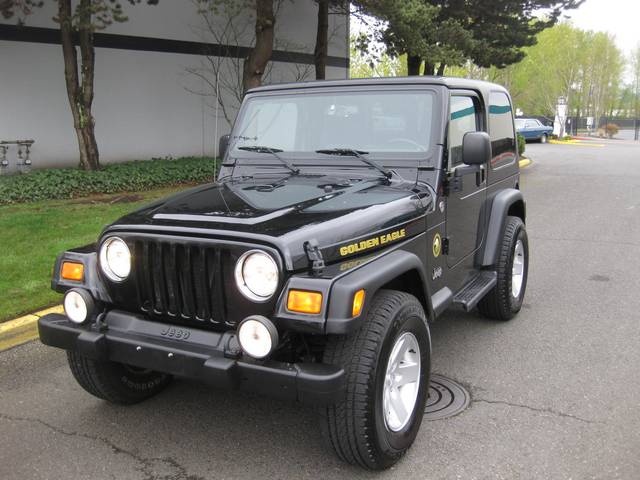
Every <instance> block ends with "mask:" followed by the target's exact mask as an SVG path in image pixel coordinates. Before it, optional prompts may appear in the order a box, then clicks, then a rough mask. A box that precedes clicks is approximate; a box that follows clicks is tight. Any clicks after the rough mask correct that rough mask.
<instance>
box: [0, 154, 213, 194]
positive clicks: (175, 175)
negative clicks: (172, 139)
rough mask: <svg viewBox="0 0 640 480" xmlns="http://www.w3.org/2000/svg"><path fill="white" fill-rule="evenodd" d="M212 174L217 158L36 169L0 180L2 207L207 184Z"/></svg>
mask: <svg viewBox="0 0 640 480" xmlns="http://www.w3.org/2000/svg"><path fill="white" fill-rule="evenodd" d="M213 171H214V159H213V158H200V157H197V158H195V157H185V158H179V159H176V160H171V159H154V160H146V161H134V162H126V163H118V164H113V165H107V166H105V167H103V168H102V170H100V171H97V172H87V171H84V170H80V169H77V168H56V169H48V170H35V171H33V172H31V173H28V174H22V175H11V176H3V177H0V205H2V204H10V203H20V202H34V201H38V200H58V199H67V198H76V197H84V196H87V195H92V194H100V193H117V192H131V191H141V190H151V189H154V188H158V187H164V186H171V185H179V184H183V183H204V182H206V181H209V180H211V179H212V178H213Z"/></svg>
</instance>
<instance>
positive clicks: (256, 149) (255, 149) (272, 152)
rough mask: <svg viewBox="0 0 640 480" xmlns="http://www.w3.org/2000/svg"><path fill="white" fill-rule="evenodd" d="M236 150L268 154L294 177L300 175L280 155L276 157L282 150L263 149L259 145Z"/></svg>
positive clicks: (297, 169) (298, 170)
mask: <svg viewBox="0 0 640 480" xmlns="http://www.w3.org/2000/svg"><path fill="white" fill-rule="evenodd" d="M238 150H245V151H247V152H256V153H268V154H270V155H273V156H274V157H276V158H277V159H278V160H280V162H281V163H282V164H283V165H284V166H285V167H287V168H288V169H289V170H291V171H292V172H293V173H294V174H295V175H297V174H298V173H300V169H299V168H296V167H294V166H293V165H292V164H291V163H289V162H288V161H287V160H285V159H284V158H282V157H281V156H280V155H278V152H282V150H281V149H279V148H271V147H263V146H261V145H249V146H246V147H238Z"/></svg>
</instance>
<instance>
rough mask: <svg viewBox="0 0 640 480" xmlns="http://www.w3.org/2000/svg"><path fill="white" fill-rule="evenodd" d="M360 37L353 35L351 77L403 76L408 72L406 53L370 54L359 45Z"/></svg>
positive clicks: (350, 62)
mask: <svg viewBox="0 0 640 480" xmlns="http://www.w3.org/2000/svg"><path fill="white" fill-rule="evenodd" d="M357 42H358V37H357V36H355V35H352V36H351V41H350V45H349V53H350V55H349V57H350V61H349V77H350V78H369V77H401V76H405V75H406V74H407V62H406V55H403V56H401V57H392V56H390V55H389V54H388V53H386V52H380V53H379V54H378V53H373V54H369V53H367V52H363V51H362V50H360V49H359V48H358V46H357Z"/></svg>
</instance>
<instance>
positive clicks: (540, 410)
mask: <svg viewBox="0 0 640 480" xmlns="http://www.w3.org/2000/svg"><path fill="white" fill-rule="evenodd" d="M471 402H472V403H489V404H492V405H506V406H508V407H514V408H524V409H526V410H530V411H532V412H536V413H548V414H550V415H554V416H556V417H563V418H570V419H572V420H577V421H579V422H584V423H591V424H593V423H603V422H600V421H598V420H589V419H587V418H582V417H579V416H577V415H573V414H571V413H564V412H560V411H558V410H554V409H552V408H544V407H532V406H531V405H525V404H522V403H513V402H507V401H505V400H489V399H486V398H472V400H471Z"/></svg>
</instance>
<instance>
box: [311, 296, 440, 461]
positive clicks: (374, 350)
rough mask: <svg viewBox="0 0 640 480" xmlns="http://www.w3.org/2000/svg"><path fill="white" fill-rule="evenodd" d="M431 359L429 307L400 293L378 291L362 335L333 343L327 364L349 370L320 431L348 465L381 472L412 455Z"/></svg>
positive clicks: (324, 411)
mask: <svg viewBox="0 0 640 480" xmlns="http://www.w3.org/2000/svg"><path fill="white" fill-rule="evenodd" d="M430 358H431V339H430V335H429V327H428V325H427V319H426V316H425V313H424V310H423V308H422V305H421V304H420V302H419V301H418V300H417V299H416V298H415V297H414V296H412V295H409V294H407V293H404V292H398V291H393V290H382V291H380V292H378V293H377V294H376V296H375V297H374V298H373V300H372V303H371V307H370V309H369V312H368V314H367V316H366V318H365V319H364V321H363V325H362V327H361V328H360V329H359V330H357V331H356V332H354V333H353V334H351V335H348V336H341V337H337V336H336V337H332V338H331V339H330V340H329V342H328V344H327V346H326V349H325V353H324V362H325V363H329V364H334V365H340V366H342V367H343V368H344V369H345V378H346V386H345V392H344V395H343V398H342V399H340V401H338V402H337V403H335V404H334V405H330V406H329V407H326V408H324V409H322V410H321V412H320V413H321V426H322V430H323V434H324V437H325V439H326V440H327V441H328V443H329V444H330V445H331V447H332V448H333V449H334V450H335V452H336V453H337V454H338V456H339V457H340V458H341V459H342V460H344V461H346V462H348V463H351V464H356V465H360V466H362V467H364V468H368V469H371V470H382V469H385V468H389V467H390V466H392V465H393V464H394V463H396V462H397V461H398V460H399V459H400V458H401V457H402V456H403V455H404V454H405V452H406V451H407V450H408V449H409V447H410V446H411V445H412V444H413V441H414V440H415V438H416V435H417V434H418V430H419V428H420V423H421V422H422V417H423V414H424V408H425V403H426V400H427V393H428V386H429V375H430V370H431V364H430Z"/></svg>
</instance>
